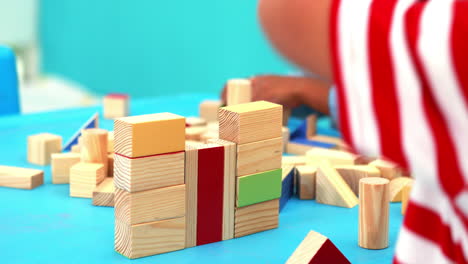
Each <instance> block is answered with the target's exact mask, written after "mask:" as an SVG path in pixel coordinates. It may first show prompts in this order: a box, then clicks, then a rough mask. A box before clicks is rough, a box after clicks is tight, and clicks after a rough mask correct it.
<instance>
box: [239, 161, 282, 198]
mask: <svg viewBox="0 0 468 264" xmlns="http://www.w3.org/2000/svg"><path fill="white" fill-rule="evenodd" d="M281 176H282V173H281V169H276V170H271V171H266V172H260V173H257V174H252V175H247V176H242V177H238V178H237V201H236V205H237V207H243V206H247V205H251V204H256V203H261V202H265V201H269V200H273V199H277V198H280V197H281Z"/></svg>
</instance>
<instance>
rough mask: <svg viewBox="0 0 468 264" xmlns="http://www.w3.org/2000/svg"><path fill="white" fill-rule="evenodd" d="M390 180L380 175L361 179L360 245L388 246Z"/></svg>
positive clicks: (370, 247) (374, 247)
mask: <svg viewBox="0 0 468 264" xmlns="http://www.w3.org/2000/svg"><path fill="white" fill-rule="evenodd" d="M389 206H390V190H389V180H387V179H384V178H379V177H369V178H363V179H361V180H360V181H359V246H360V247H362V248H367V249H383V248H386V247H388V222H389Z"/></svg>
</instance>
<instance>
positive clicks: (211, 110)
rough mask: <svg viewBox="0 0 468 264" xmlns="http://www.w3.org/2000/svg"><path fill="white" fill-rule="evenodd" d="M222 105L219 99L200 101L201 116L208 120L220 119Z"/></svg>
mask: <svg viewBox="0 0 468 264" xmlns="http://www.w3.org/2000/svg"><path fill="white" fill-rule="evenodd" d="M220 107H221V101H219V100H205V101H203V102H201V103H200V117H201V118H203V119H205V120H206V121H207V122H212V121H218V110H219V108H220Z"/></svg>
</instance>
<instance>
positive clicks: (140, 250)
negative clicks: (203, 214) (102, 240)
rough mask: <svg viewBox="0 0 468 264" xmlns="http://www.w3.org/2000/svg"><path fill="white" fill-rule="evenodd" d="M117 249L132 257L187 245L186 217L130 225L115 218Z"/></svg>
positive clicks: (169, 250)
mask: <svg viewBox="0 0 468 264" xmlns="http://www.w3.org/2000/svg"><path fill="white" fill-rule="evenodd" d="M114 247H115V251H117V252H119V253H120V254H122V255H124V256H126V257H127V258H130V259H135V258H141V257H146V256H151V255H156V254H161V253H166V252H171V251H176V250H180V249H183V248H184V247H185V217H179V218H175V219H168V220H163V221H157V222H150V223H144V224H138V225H128V224H125V223H123V222H121V221H120V220H119V219H116V220H115V245H114Z"/></svg>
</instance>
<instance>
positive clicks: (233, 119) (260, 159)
mask: <svg viewBox="0 0 468 264" xmlns="http://www.w3.org/2000/svg"><path fill="white" fill-rule="evenodd" d="M219 136H220V139H223V140H228V141H231V142H234V143H236V144H237V165H236V172H235V175H236V208H235V227H234V237H241V236H245V235H249V234H253V233H257V232H260V231H264V230H268V229H272V228H276V227H277V226H278V215H279V198H280V196H281V177H282V174H281V157H282V149H283V145H282V144H283V139H282V106H280V105H277V104H273V103H269V102H265V101H258V102H252V103H246V104H239V105H232V106H228V107H224V108H221V109H220V112H219Z"/></svg>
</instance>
